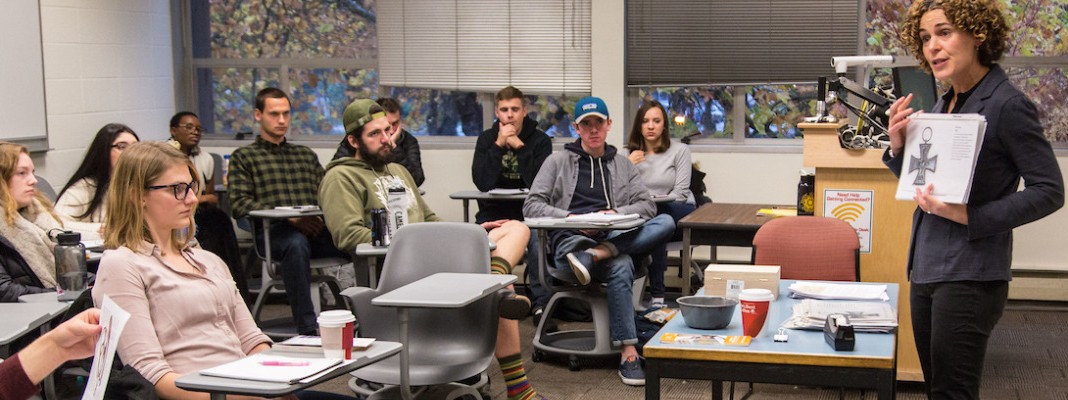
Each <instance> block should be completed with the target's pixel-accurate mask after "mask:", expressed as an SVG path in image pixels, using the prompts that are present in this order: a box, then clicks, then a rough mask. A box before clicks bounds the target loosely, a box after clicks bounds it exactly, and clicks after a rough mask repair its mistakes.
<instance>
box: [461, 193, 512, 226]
mask: <svg viewBox="0 0 1068 400" xmlns="http://www.w3.org/2000/svg"><path fill="white" fill-rule="evenodd" d="M449 198H450V199H453V200H463V202H464V222H471V214H470V206H471V200H510V201H518V202H523V201H524V200H526V199H527V193H526V192H524V193H519V194H493V193H490V192H480V191H477V190H461V191H459V192H456V193H453V194H450V195H449Z"/></svg>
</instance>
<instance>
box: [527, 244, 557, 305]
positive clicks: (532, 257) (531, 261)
mask: <svg viewBox="0 0 1068 400" xmlns="http://www.w3.org/2000/svg"><path fill="white" fill-rule="evenodd" d="M538 251H541V244H540V241H539V240H538V235H537V234H536V233H535V232H531V235H530V241H529V242H527V254H526V255H525V256H523V257H524V260H525V261H523V262H524V263H526V265H527V269H526V274H527V289H529V290H530V304H531V306H542V307H545V305H546V304H549V295H550V293H549V291H548V290H547V289H545V286H543V285H542V284H541V278H540V277H539V276H538ZM549 278H552V277H551V276H550V277H549Z"/></svg>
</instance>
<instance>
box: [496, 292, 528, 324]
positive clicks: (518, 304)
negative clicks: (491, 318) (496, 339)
mask: <svg viewBox="0 0 1068 400" xmlns="http://www.w3.org/2000/svg"><path fill="white" fill-rule="evenodd" d="M498 306H499V307H500V314H501V318H506V319H523V318H525V317H526V316H527V314H529V313H530V299H528V298H527V296H524V295H521V294H515V293H512V294H510V295H508V296H507V297H505V298H503V299H501V303H500V304H499V305H498Z"/></svg>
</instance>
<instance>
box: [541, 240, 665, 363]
mask: <svg viewBox="0 0 1068 400" xmlns="http://www.w3.org/2000/svg"><path fill="white" fill-rule="evenodd" d="M539 239H540V241H541V243H542V249H541V252H542V254H541V255H542V257H545V262H544V263H539V264H543V265H540V266H539V267H538V268H539V270H540V271H539V274H541V275H540V279H541V282H542V285H543V286H544V287H545V288H546V289H547V290H548V291H549V292H550V293H551V296H550V297H549V302H548V304H546V305H545V309H544V312H543V313H542V316H541V321H540V322H539V323H538V326H537V327H536V328H535V330H534V353H533V354H532V355H531V359H532V360H533V361H534V362H541V361H544V360H545V358H546V353H552V354H561V355H566V356H568V359H567V367H568V369H569V370H571V371H578V370H580V369H582V368H581V365H580V364H579V357H591V358H596V357H607V356H612V355H618V354H619V348H617V347H615V346H612V335H611V331H610V327H611V323H610V321H609V315H608V294H607V292H606V289H605V287H604V284H601V283H597V282H594V283H593V284H589V285H579V284H578V283H577V281H576V279H575V276H574V275H573V274H571V273H570V272H571V271H570V270H565V269H557V268H553V267H551V266H549V264H550V263H552V262H553V261H552V252H551V251H550V247H549V245H548V242H549V240H547V238H546V237H543V236H539ZM633 261H634V286H632V287H631V296H632V297H631V300H632V302H633V304H634V308H635V309H636V310H637V309H639V308H640V307H641V295H642V291H643V290H644V286H645V281H646V279H645V278H646V275H648V267H649V261H650V258H649V257H648V256H647V255H644V256H639V257H633ZM547 278H549V279H547ZM565 301H578V302H582V303H586V304H588V305H589V306H590V314H591V319H592V322H593V324H592V325H590V326H585V325H584V326H576V327H572V328H571V329H567V330H559V329H556V328H554V326H555V324H554V323H553V322H552V321H551V319H552V318H553V316H554V315H555V312H556V311H557V308H558V307H560V306H561V305H563V304H564V302H565Z"/></svg>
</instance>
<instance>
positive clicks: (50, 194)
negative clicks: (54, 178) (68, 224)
mask: <svg viewBox="0 0 1068 400" xmlns="http://www.w3.org/2000/svg"><path fill="white" fill-rule="evenodd" d="M34 177H35V178H37V185H36V186H37V191H38V192H41V194H43V195H44V197H45V198H47V199H48V201H51V202H53V203H55V202H56V189H54V188H52V185H51V184H49V183H48V180H47V179H45V178H44V177H42V176H40V175H34Z"/></svg>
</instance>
